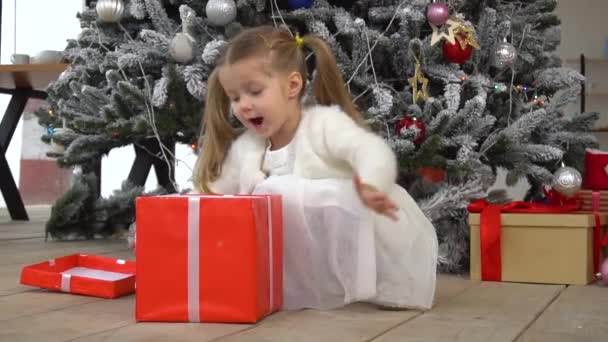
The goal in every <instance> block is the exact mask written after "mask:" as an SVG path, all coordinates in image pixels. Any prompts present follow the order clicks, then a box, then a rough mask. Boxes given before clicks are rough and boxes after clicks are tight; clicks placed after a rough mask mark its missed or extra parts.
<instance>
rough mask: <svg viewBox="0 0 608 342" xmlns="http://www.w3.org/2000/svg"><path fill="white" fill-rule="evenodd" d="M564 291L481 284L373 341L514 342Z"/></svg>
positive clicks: (549, 287) (542, 286) (555, 288)
mask: <svg viewBox="0 0 608 342" xmlns="http://www.w3.org/2000/svg"><path fill="white" fill-rule="evenodd" d="M563 289H564V287H563V286H561V285H533V284H515V283H492V282H483V283H480V284H478V285H476V286H473V287H471V288H469V289H467V290H466V291H465V292H463V293H462V294H460V295H458V296H456V297H455V298H453V299H452V300H450V301H448V302H446V303H445V304H443V305H439V306H437V308H435V309H434V310H431V311H429V312H426V313H425V314H423V315H421V316H419V317H417V318H416V319H414V320H411V321H409V322H407V323H406V324H402V325H400V326H399V327H397V328H395V329H392V330H391V331H389V332H387V333H386V334H384V335H382V336H380V337H379V338H377V339H374V341H375V342H386V341H425V342H426V341H467V342H475V341H480V342H481V341H483V342H485V341H493V342H494V341H496V342H500V341H513V340H514V339H516V338H517V336H519V334H520V333H521V332H522V331H524V330H525V329H526V327H527V326H528V325H529V324H530V323H531V322H532V321H533V320H534V319H536V318H537V316H538V315H539V314H541V313H542V312H543V310H544V309H545V308H546V307H547V305H549V303H551V301H552V300H554V299H555V298H556V297H557V296H558V295H559V293H560V292H561V291H562V290H563Z"/></svg>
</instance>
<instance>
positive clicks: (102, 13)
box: [95, 0, 125, 23]
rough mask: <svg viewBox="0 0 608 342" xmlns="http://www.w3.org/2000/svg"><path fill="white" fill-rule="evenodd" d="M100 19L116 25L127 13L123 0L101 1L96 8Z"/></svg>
mask: <svg viewBox="0 0 608 342" xmlns="http://www.w3.org/2000/svg"><path fill="white" fill-rule="evenodd" d="M95 10H96V11H97V16H98V17H99V19H101V20H103V21H105V22H108V23H115V22H117V21H119V20H120V19H121V18H122V14H123V13H124V12H125V3H124V2H123V1H122V0H99V1H97V5H96V6H95Z"/></svg>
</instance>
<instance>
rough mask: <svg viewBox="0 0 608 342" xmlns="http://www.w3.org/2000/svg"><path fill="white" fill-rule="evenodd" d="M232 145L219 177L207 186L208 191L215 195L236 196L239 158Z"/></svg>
mask: <svg viewBox="0 0 608 342" xmlns="http://www.w3.org/2000/svg"><path fill="white" fill-rule="evenodd" d="M235 145H236V144H234V143H233V144H232V145H231V146H230V149H229V150H228V154H227V155H226V159H225V160H224V164H223V165H222V173H221V175H220V176H219V177H218V178H217V179H216V180H214V181H213V182H211V184H209V189H210V190H211V191H212V192H213V193H215V194H221V195H236V194H237V193H238V189H239V164H240V163H239V158H238V151H237V148H236V146H235Z"/></svg>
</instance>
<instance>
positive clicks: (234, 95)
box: [194, 27, 437, 310]
mask: <svg viewBox="0 0 608 342" xmlns="http://www.w3.org/2000/svg"><path fill="white" fill-rule="evenodd" d="M305 49H310V50H311V51H312V52H313V53H314V61H315V72H314V74H313V76H314V79H313V81H312V92H313V94H314V100H315V101H316V103H315V104H314V105H308V106H305V105H304V104H303V99H302V98H303V95H304V89H305V87H306V82H307V78H308V76H309V72H308V70H307V64H306V56H307V53H308V52H307V51H306V50H305ZM208 86H209V90H208V96H207V102H206V106H205V115H204V130H203V137H204V141H203V145H202V151H201V153H200V155H199V158H198V160H197V164H196V167H195V173H194V183H195V187H196V189H197V191H199V192H201V193H214V194H268V193H278V194H281V195H282V198H283V216H284V223H283V229H284V252H283V258H284V259H283V262H284V283H283V286H284V309H288V310H289V309H300V308H315V309H332V308H336V307H340V306H343V305H345V304H347V303H350V302H355V301H367V302H372V303H376V304H378V305H380V306H381V307H389V308H417V309H428V308H430V307H431V306H432V303H433V297H434V293H435V280H436V263H437V237H436V233H435V230H434V227H433V226H432V224H431V223H430V222H429V220H428V219H427V218H426V217H425V216H424V214H423V213H422V211H421V210H420V208H419V207H418V206H417V205H416V203H415V202H414V200H413V199H412V198H411V197H410V196H409V194H408V193H407V192H406V191H405V190H404V189H403V188H401V187H400V186H398V185H397V184H395V181H396V177H397V161H396V157H395V155H394V153H393V152H392V150H391V149H390V147H389V146H388V145H387V144H386V143H385V142H384V140H383V139H381V138H380V137H378V136H376V135H374V134H372V133H371V132H370V131H368V130H367V129H366V128H365V127H364V126H365V125H364V123H363V120H362V118H361V115H360V114H359V112H358V111H357V110H356V108H355V105H354V103H353V102H352V100H351V97H350V94H349V93H348V91H347V90H346V88H345V86H344V81H343V79H342V76H341V74H340V71H339V69H338V67H337V64H336V61H335V58H334V56H333V55H332V53H331V50H330V48H329V47H328V46H327V44H326V43H325V42H324V41H323V40H322V39H320V38H318V37H316V36H314V35H306V36H304V37H299V36H296V37H295V38H294V37H293V36H292V35H291V34H290V33H289V32H288V31H286V30H284V29H279V28H274V27H258V28H253V29H248V30H245V31H243V32H241V33H240V34H239V35H238V36H236V37H235V38H234V39H232V40H231V41H230V42H229V43H228V44H227V46H226V47H225V50H224V51H223V53H222V55H221V56H220V57H218V60H217V67H216V69H215V70H214V71H213V72H212V73H211V75H210V77H209V81H208ZM231 115H234V116H235V117H236V119H238V121H240V123H241V124H242V125H243V126H244V129H243V128H240V129H239V128H236V127H233V126H232V125H231V123H230V122H231V120H230V116H231Z"/></svg>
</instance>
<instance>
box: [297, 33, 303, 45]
mask: <svg viewBox="0 0 608 342" xmlns="http://www.w3.org/2000/svg"><path fill="white" fill-rule="evenodd" d="M296 45H297V46H299V47H302V46H304V39H302V37H300V35H299V34H296Z"/></svg>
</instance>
